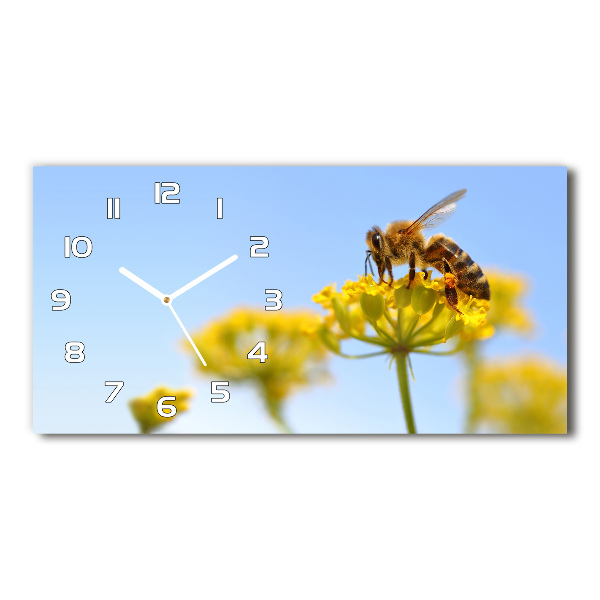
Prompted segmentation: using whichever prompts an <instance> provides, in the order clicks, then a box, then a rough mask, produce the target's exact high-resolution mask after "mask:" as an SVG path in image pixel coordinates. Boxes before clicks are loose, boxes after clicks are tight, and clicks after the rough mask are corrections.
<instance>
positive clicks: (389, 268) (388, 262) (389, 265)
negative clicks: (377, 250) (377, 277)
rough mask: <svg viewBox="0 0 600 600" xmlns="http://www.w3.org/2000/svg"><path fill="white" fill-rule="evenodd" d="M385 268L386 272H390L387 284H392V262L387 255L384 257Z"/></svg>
mask: <svg viewBox="0 0 600 600" xmlns="http://www.w3.org/2000/svg"><path fill="white" fill-rule="evenodd" d="M385 269H387V270H388V273H389V274H390V280H389V281H388V285H392V283H393V282H394V276H393V275H392V262H391V261H390V259H389V258H387V257H386V259H385ZM385 269H384V272H385Z"/></svg>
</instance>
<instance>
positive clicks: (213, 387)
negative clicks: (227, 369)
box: [210, 381, 231, 402]
mask: <svg viewBox="0 0 600 600" xmlns="http://www.w3.org/2000/svg"><path fill="white" fill-rule="evenodd" d="M226 385H229V381H211V382H210V393H211V394H219V395H220V396H221V397H220V398H213V397H212V395H211V398H210V401H211V402H228V401H229V398H230V397H231V396H230V394H229V390H223V389H221V388H219V386H226Z"/></svg>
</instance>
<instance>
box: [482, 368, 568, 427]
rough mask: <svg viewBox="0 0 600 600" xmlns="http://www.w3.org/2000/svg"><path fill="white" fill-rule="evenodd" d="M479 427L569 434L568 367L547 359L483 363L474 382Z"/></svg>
mask: <svg viewBox="0 0 600 600" xmlns="http://www.w3.org/2000/svg"><path fill="white" fill-rule="evenodd" d="M472 384H473V386H474V389H475V391H476V394H477V397H478V402H477V404H476V406H475V410H474V413H473V414H472V419H473V424H474V426H475V427H476V428H479V429H482V428H483V429H484V430H491V431H495V432H499V433H566V432H567V369H566V368H563V367H561V366H560V365H558V364H555V363H554V362H552V361H551V360H549V359H547V358H536V357H526V356H525V357H520V358H512V359H510V360H504V361H489V362H482V363H480V364H479V366H478V368H477V370H476V371H475V375H474V380H473V382H472Z"/></svg>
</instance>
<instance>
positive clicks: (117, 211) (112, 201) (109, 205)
mask: <svg viewBox="0 0 600 600" xmlns="http://www.w3.org/2000/svg"><path fill="white" fill-rule="evenodd" d="M113 205H114V211H113ZM106 218H107V219H113V218H114V219H120V218H121V198H107V199H106Z"/></svg>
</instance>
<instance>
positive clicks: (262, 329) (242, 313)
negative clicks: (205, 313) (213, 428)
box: [182, 291, 327, 431]
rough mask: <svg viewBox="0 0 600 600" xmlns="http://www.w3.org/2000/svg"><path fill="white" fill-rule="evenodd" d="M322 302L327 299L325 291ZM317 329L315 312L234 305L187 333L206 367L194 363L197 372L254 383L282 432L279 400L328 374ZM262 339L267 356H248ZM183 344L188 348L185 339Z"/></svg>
mask: <svg viewBox="0 0 600 600" xmlns="http://www.w3.org/2000/svg"><path fill="white" fill-rule="evenodd" d="M324 292H325V291H324ZM322 301H323V302H326V301H327V294H326V293H324V294H323V300H322ZM319 329H320V319H319V317H318V315H315V314H314V313H312V312H309V311H305V310H287V309H286V310H283V311H272V312H271V311H269V312H267V311H265V310H264V308H262V309H252V308H237V309H234V310H232V311H231V312H229V313H228V314H226V315H224V316H223V317H220V318H219V319H215V320H214V321H212V322H210V323H208V324H207V325H206V326H205V327H204V328H203V329H201V330H199V331H196V332H195V333H193V334H192V338H193V340H194V343H195V344H196V345H197V346H198V348H201V352H202V354H203V356H204V358H205V359H206V363H207V365H208V366H207V367H204V366H202V365H200V364H199V363H198V362H197V361H196V362H195V364H196V366H197V368H198V371H199V372H200V373H201V374H202V375H206V376H209V377H217V378H218V379H219V380H223V381H229V382H234V381H236V382H248V383H250V384H253V385H254V386H255V388H256V389H257V390H258V392H259V393H260V395H261V397H262V399H263V400H264V402H265V407H266V409H267V411H268V413H269V415H270V416H271V418H272V419H273V420H274V421H275V422H276V423H277V425H278V426H279V427H280V428H281V429H282V430H285V431H287V430H288V427H287V425H286V423H285V421H284V419H283V416H282V408H283V404H284V402H285V401H286V400H287V399H288V398H289V397H290V396H291V395H292V394H293V393H294V392H295V391H297V390H298V389H300V388H302V387H305V386H308V385H312V384H314V383H317V382H318V381H321V380H323V379H324V378H325V377H326V375H327V369H326V365H325V359H326V358H327V353H326V351H325V349H324V348H323V346H322V344H321V342H320V340H319ZM261 341H263V342H265V349H264V354H266V355H267V357H268V358H267V359H266V360H264V361H261V360H260V359H259V358H256V359H253V358H248V354H249V353H250V352H251V351H252V350H253V349H254V347H255V346H256V344H257V343H258V342H261ZM182 347H183V348H184V349H185V350H186V351H188V352H192V353H193V350H192V348H191V347H190V345H189V343H187V340H185V341H184V343H183V346H182ZM259 354H260V352H259V351H257V352H256V353H255V355H259ZM194 356H195V354H194Z"/></svg>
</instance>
